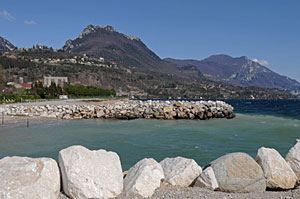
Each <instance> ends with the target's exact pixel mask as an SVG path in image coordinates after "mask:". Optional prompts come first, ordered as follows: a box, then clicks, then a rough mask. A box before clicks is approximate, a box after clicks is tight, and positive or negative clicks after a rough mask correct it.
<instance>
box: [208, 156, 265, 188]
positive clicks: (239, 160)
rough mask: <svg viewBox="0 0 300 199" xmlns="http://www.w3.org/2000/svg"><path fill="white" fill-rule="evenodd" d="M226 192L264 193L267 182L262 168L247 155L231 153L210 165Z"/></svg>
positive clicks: (220, 186)
mask: <svg viewBox="0 0 300 199" xmlns="http://www.w3.org/2000/svg"><path fill="white" fill-rule="evenodd" d="M210 166H211V167H212V169H213V171H214V174H215V177H216V179H217V182H218V185H219V187H218V190H220V191H224V192H245V193H246V192H263V191H265V190H266V180H265V178H264V173H263V171H262V169H261V167H260V166H259V165H258V164H257V163H256V162H255V160H254V159H253V158H252V157H250V156H249V155H248V154H246V153H229V154H227V155H224V156H222V157H220V158H218V159H216V160H214V161H212V162H211V163H210Z"/></svg>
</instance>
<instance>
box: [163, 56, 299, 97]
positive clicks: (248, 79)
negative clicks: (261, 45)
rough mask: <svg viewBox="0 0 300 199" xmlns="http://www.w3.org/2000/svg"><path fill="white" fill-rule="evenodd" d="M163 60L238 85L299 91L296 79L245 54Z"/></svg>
mask: <svg viewBox="0 0 300 199" xmlns="http://www.w3.org/2000/svg"><path fill="white" fill-rule="evenodd" d="M164 60H165V61H167V62H169V63H173V64H176V65H178V66H180V67H186V66H190V65H194V66H195V67H197V69H199V70H200V71H201V72H202V73H203V74H204V76H205V77H207V78H209V79H212V80H217V81H222V82H227V83H230V84H234V85H239V86H259V87H263V88H278V89H281V90H287V91H290V92H292V93H297V92H299V91H300V83H299V82H297V81H296V80H293V79H291V78H288V77H286V76H282V75H279V74H277V73H275V72H273V71H272V70H270V69H268V68H267V67H265V66H262V65H261V64H259V63H257V62H254V61H252V60H250V59H248V58H247V57H245V56H242V57H237V58H233V57H231V56H228V55H213V56H210V57H208V58H206V59H203V60H200V61H198V60H177V59H171V58H166V59H164Z"/></svg>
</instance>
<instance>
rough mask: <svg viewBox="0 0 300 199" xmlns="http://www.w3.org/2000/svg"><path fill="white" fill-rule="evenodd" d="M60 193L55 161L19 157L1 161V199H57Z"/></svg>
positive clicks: (6, 158)
mask: <svg viewBox="0 0 300 199" xmlns="http://www.w3.org/2000/svg"><path fill="white" fill-rule="evenodd" d="M59 193H60V175H59V169H58V166H57V163H56V161H55V160H53V159H51V158H27V157H17V156H14V157H5V158H3V159H1V160H0V198H30V199H40V198H48V199H57V198H58V196H59Z"/></svg>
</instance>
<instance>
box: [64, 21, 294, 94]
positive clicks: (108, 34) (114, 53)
mask: <svg viewBox="0 0 300 199" xmlns="http://www.w3.org/2000/svg"><path fill="white" fill-rule="evenodd" d="M62 49H63V50H67V51H71V52H76V53H87V54H89V55H92V56H103V57H106V58H108V59H110V60H112V61H115V62H117V63H120V64H124V65H127V66H132V67H138V68H147V69H148V70H156V71H157V70H159V71H161V72H167V73H169V74H176V75H182V76H186V75H187V74H188V75H191V74H192V73H191V72H186V70H187V69H188V70H190V69H193V70H194V71H195V70H196V71H197V70H198V72H197V75H194V77H195V78H201V77H202V76H201V73H202V74H203V76H204V77H206V78H208V79H211V80H214V81H221V82H224V83H229V84H233V85H238V86H259V87H263V88H278V89H281V90H287V91H289V92H292V93H299V92H300V83H299V82H297V81H296V80H293V79H291V78H288V77H286V76H282V75H280V74H277V73H275V72H273V71H272V70H270V69H269V68H267V67H266V66H262V65H261V64H259V63H258V62H255V61H252V60H250V59H248V57H246V56H242V57H237V58H233V57H231V56H229V55H223V54H221V55H212V56H210V57H208V58H206V59H203V60H192V59H190V60H178V59H172V58H166V59H160V57H159V56H157V55H156V54H155V53H154V52H152V51H151V50H150V49H149V48H147V46H146V45H145V44H144V43H143V42H142V41H141V40H140V39H139V38H137V37H134V36H128V35H125V34H122V33H119V32H118V31H116V30H115V29H114V28H113V27H111V26H93V25H88V26H87V27H86V28H85V29H84V30H83V31H82V33H81V34H80V35H79V36H78V37H77V38H76V39H74V40H68V41H67V42H66V43H65V45H64V46H63V47H62ZM192 66H194V67H192ZM191 67H192V68H191ZM183 71H185V74H183ZM193 74H195V73H193ZM189 78H190V77H189Z"/></svg>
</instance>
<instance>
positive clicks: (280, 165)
mask: <svg viewBox="0 0 300 199" xmlns="http://www.w3.org/2000/svg"><path fill="white" fill-rule="evenodd" d="M256 161H257V162H258V164H259V165H260V166H261V167H262V169H263V171H264V175H265V178H266V181H267V187H268V188H271V189H291V188H294V186H295V184H296V180H297V177H296V175H295V173H294V172H293V170H292V169H291V167H290V166H289V165H288V163H287V162H286V161H285V160H284V159H283V157H282V156H281V155H280V154H279V153H278V152H277V151H276V150H275V149H270V148H265V147H261V148H260V149H258V152H257V156H256Z"/></svg>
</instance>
